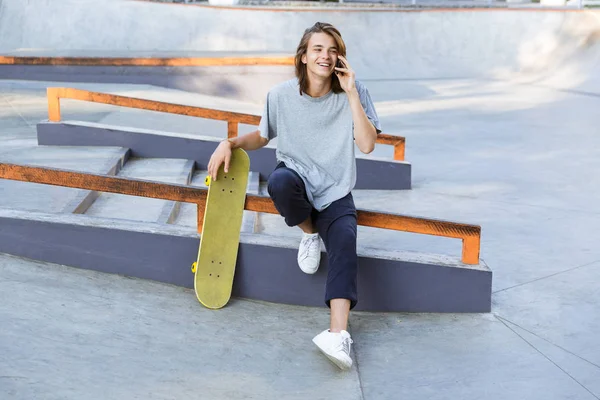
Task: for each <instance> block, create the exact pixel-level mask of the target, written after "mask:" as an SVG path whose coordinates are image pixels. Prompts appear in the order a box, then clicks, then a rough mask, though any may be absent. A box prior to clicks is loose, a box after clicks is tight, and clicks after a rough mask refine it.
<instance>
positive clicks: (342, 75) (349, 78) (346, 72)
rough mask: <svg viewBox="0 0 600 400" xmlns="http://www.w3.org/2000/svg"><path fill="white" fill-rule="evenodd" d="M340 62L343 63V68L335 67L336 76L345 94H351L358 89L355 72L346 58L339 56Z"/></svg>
mask: <svg viewBox="0 0 600 400" xmlns="http://www.w3.org/2000/svg"><path fill="white" fill-rule="evenodd" d="M338 60H340V61H341V64H342V66H343V68H339V67H335V74H336V76H337V77H338V79H339V80H340V86H341V87H342V89H344V92H346V93H350V92H351V91H353V90H355V89H356V83H355V74H354V70H353V69H352V67H351V66H350V64H349V63H348V60H346V57H344V56H341V55H339V56H338Z"/></svg>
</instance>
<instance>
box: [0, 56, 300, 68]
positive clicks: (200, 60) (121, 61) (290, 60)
mask: <svg viewBox="0 0 600 400" xmlns="http://www.w3.org/2000/svg"><path fill="white" fill-rule="evenodd" d="M0 65H74V66H85V67H89V66H94V67H215V66H247V65H268V66H271V65H288V66H292V65H294V57H290V56H266V57H133V58H126V57H28V56H25V57H24V56H0Z"/></svg>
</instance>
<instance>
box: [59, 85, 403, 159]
mask: <svg viewBox="0 0 600 400" xmlns="http://www.w3.org/2000/svg"><path fill="white" fill-rule="evenodd" d="M47 95H48V119H49V120H50V121H53V122H60V120H61V115H60V99H71V100H81V101H88V102H92V103H102V104H109V105H114V106H119V107H127V108H137V109H141V110H149V111H158V112H164V113H169V114H179V115H187V116H190V117H199V118H208V119H215V120H219V121H227V137H228V138H233V137H237V136H238V124H248V125H255V126H258V125H259V123H260V118H261V117H260V116H259V115H252V114H244V113H238V112H232V111H222V110H215V109H212V108H204V107H195V106H186V105H181V104H173V103H165V102H162V101H155V100H145V99H138V98H135V97H127V96H120V95H116V94H108V93H98V92H90V91H88V90H80V89H73V88H48V89H47ZM377 143H379V144H386V145H391V146H394V160H396V161H404V155H405V139H404V138H403V137H401V136H394V135H387V134H383V133H381V134H379V135H378V137H377Z"/></svg>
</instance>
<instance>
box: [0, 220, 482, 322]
mask: <svg viewBox="0 0 600 400" xmlns="http://www.w3.org/2000/svg"><path fill="white" fill-rule="evenodd" d="M198 245H199V237H198V235H197V234H196V232H195V230H194V229H193V228H185V227H179V226H173V225H162V224H154V223H142V222H134V221H122V220H115V219H106V218H94V217H88V216H85V215H56V214H44V213H33V212H23V211H15V210H8V209H0V252H5V253H8V254H13V255H17V256H23V257H28V258H32V259H37V260H42V261H48V262H53V263H58V264H63V265H69V266H74V267H79V268H85V269H92V270H96V271H101V272H108V273H113V274H120V275H126V276H134V277H139V278H144V279H151V280H156V281H160V282H166V283H171V284H175V285H179V286H184V287H188V288H189V287H193V276H192V273H191V271H190V265H191V263H192V262H193V261H194V260H195V259H196V255H197V251H198ZM297 246H298V241H297V240H295V239H290V238H284V237H275V236H268V235H262V234H246V233H242V235H241V240H240V248H239V254H238V264H237V267H236V276H235V283H234V288H233V295H234V296H237V297H242V298H250V299H258V300H264V301H270V302H277V303H285V304H296V305H305V306H321V307H323V306H325V304H324V289H325V281H326V276H327V257H326V255H325V253H323V256H322V264H321V268H320V269H319V271H318V272H317V273H316V274H314V275H306V274H304V273H302V272H301V271H300V269H299V268H298V266H297V262H296V256H297ZM358 253H359V303H358V306H357V308H356V309H357V310H367V311H404V312H489V311H490V307H491V285H492V272H491V271H490V269H489V268H488V267H487V265H486V264H485V263H484V262H483V261H481V262H480V264H479V265H475V266H471V265H465V264H462V263H460V262H459V261H458V260H455V259H453V258H450V257H445V256H436V255H426V254H418V253H408V252H400V251H395V250H381V249H372V248H364V247H361V246H359V248H358Z"/></svg>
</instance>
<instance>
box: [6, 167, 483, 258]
mask: <svg viewBox="0 0 600 400" xmlns="http://www.w3.org/2000/svg"><path fill="white" fill-rule="evenodd" d="M0 178H1V179H10V180H15V181H23V182H32V183H41V184H46V185H54V186H64V187H71V188H78V189H86V190H94V191H99V192H110V193H119V194H125V195H130V196H140V197H151V198H156V199H163V200H172V201H180V202H186V203H194V204H196V205H197V209H198V232H202V225H203V223H204V208H205V206H206V196H207V193H208V192H207V189H205V188H201V187H191V186H183V185H176V184H170V183H169V184H167V183H160V182H152V181H144V180H139V179H130V178H121V177H115V176H108V175H97V174H90V173H83V172H76V171H68V170H61V169H56V168H44V167H33V166H27V165H16V164H4V163H0ZM244 209H245V210H248V211H256V212H263V213H270V214H279V213H278V212H277V209H276V208H275V205H274V204H273V201H272V200H271V199H270V198H269V197H265V196H258V195H250V194H247V195H246V202H245V205H244ZM357 215H358V224H359V225H362V226H369V227H373V228H381V229H391V230H396V231H404V232H412V233H420V234H425V235H435V236H443V237H448V238H456V239H461V240H462V258H461V259H462V262H463V263H465V264H478V263H479V250H480V237H481V227H479V226H477V225H468V224H461V223H457V222H449V221H442V220H435V219H428V218H420V217H412V216H406V215H399V214H391V213H383V212H374V211H368V210H357Z"/></svg>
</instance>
